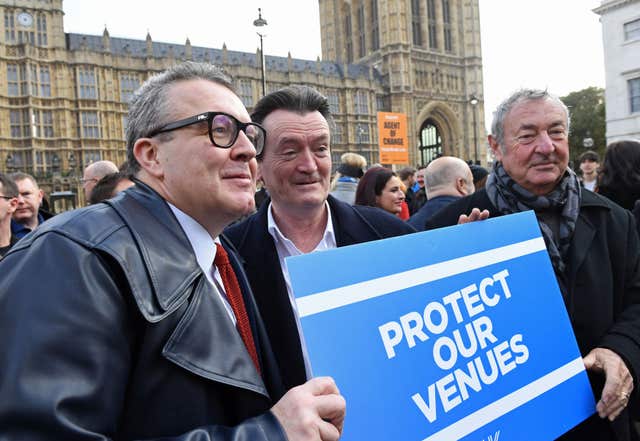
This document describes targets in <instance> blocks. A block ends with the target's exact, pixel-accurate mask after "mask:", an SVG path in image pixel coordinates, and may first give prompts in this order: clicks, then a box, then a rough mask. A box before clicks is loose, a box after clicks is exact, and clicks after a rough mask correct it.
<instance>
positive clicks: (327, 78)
mask: <svg viewBox="0 0 640 441" xmlns="http://www.w3.org/2000/svg"><path fill="white" fill-rule="evenodd" d="M319 5H320V17H321V18H320V20H321V29H322V56H323V59H324V60H325V61H320V60H300V59H293V58H291V56H289V57H274V56H266V57H265V58H266V88H267V92H270V91H273V90H277V89H278V88H281V87H283V86H286V85H290V84H307V85H311V86H313V87H315V88H317V89H319V90H320V91H321V92H322V93H324V94H325V95H326V96H327V97H328V99H329V102H330V104H331V110H332V112H333V114H334V116H335V122H336V127H335V131H334V132H333V134H332V154H333V160H334V163H335V162H337V161H339V158H340V155H341V154H342V153H344V152H346V151H356V152H359V153H361V154H363V155H364V156H365V157H366V158H367V160H368V161H369V163H370V164H371V163H375V162H378V161H379V159H378V139H377V125H376V114H377V112H379V111H390V112H403V113H406V114H407V122H408V136H409V145H410V148H409V160H410V163H411V164H413V165H418V164H426V163H427V162H428V161H430V160H431V159H433V158H434V157H435V156H436V155H439V154H445V155H455V156H459V157H461V158H463V159H466V160H478V159H480V160H482V158H484V157H486V149H485V147H484V145H485V143H484V142H483V141H482V140H483V139H484V135H485V133H484V128H483V127H484V126H483V123H482V122H483V121H484V111H483V91H482V57H481V50H480V22H479V11H478V0H319ZM0 14H2V17H3V20H2V21H1V22H0V23H2V24H1V26H3V27H2V29H0V35H2V36H4V38H3V39H2V40H1V41H0V171H3V172H10V171H15V170H23V171H26V172H29V173H32V174H34V175H35V176H36V178H37V179H38V181H39V182H40V183H41V186H42V187H43V188H44V189H45V190H46V191H48V192H59V191H67V192H69V191H70V192H72V193H75V196H74V197H75V198H76V200H75V201H73V202H74V205H75V204H82V202H83V201H82V200H78V198H82V192H81V191H79V189H80V187H79V178H80V176H81V174H82V169H83V168H84V166H86V165H87V164H89V163H90V162H92V161H96V160H100V159H108V160H111V161H113V162H115V163H116V164H120V163H122V162H123V161H124V160H125V157H126V154H125V141H124V128H125V126H126V123H127V117H126V115H127V100H128V99H129V98H130V97H131V96H132V93H133V92H134V90H135V89H136V88H137V87H138V86H139V85H140V84H141V83H142V82H143V81H144V80H145V79H146V78H148V77H149V76H150V75H152V74H154V73H156V72H159V71H162V70H163V69H165V68H166V67H168V66H170V65H172V64H175V63H178V62H180V61H183V60H196V61H205V62H211V63H214V64H217V65H220V66H222V67H223V68H224V69H225V70H226V71H227V72H228V73H229V74H231V75H232V76H233V78H234V80H235V83H236V87H237V90H238V93H239V95H240V97H241V99H242V101H243V102H244V104H245V105H246V106H247V107H248V108H249V109H250V108H251V107H252V106H253V105H254V103H255V102H256V101H257V100H258V99H259V98H260V96H261V94H262V80H261V78H262V76H261V57H260V52H259V51H257V52H256V53H243V52H236V51H232V50H228V49H227V48H226V47H222V48H221V49H214V48H203V47H196V46H192V45H191V43H190V42H189V40H187V41H186V42H185V44H184V45H180V44H168V43H158V42H154V41H152V39H151V36H150V35H147V38H146V41H140V40H130V39H123V38H111V37H110V36H109V33H108V31H107V29H105V30H104V32H103V34H102V35H101V36H95V35H81V34H72V33H68V34H65V33H64V30H63V15H64V14H63V4H62V0H10V1H8V0H0ZM478 149H479V152H478Z"/></svg>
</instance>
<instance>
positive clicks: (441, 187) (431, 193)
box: [424, 156, 475, 199]
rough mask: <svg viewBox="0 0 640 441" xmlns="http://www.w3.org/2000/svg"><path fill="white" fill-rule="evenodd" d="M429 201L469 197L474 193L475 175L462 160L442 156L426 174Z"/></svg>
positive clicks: (432, 164) (428, 168) (435, 160)
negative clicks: (450, 197) (452, 197)
mask: <svg viewBox="0 0 640 441" xmlns="http://www.w3.org/2000/svg"><path fill="white" fill-rule="evenodd" d="M424 181H425V187H426V189H427V199H433V198H435V197H437V196H458V197H462V196H467V195H470V194H471V193H473V192H474V190H475V187H474V186H473V174H472V173H471V169H470V168H469V165H468V164H467V163H466V162H464V161H463V160H462V159H460V158H455V157H453V156H442V157H440V158H438V159H434V160H433V161H431V162H430V163H429V165H428V166H427V170H426V172H425V179H424Z"/></svg>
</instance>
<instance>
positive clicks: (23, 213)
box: [11, 172, 53, 239]
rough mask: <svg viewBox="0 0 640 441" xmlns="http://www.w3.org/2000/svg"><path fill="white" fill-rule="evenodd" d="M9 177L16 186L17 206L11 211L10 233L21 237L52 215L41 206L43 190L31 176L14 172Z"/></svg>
mask: <svg viewBox="0 0 640 441" xmlns="http://www.w3.org/2000/svg"><path fill="white" fill-rule="evenodd" d="M11 179H13V181H14V182H15V183H16V186H17V187H18V206H17V207H16V210H15V211H14V212H13V219H12V220H11V233H12V234H13V235H14V236H15V237H17V238H18V239H22V238H23V237H24V236H26V235H27V234H29V233H30V232H32V231H33V230H35V229H36V228H38V226H40V225H41V224H42V223H44V221H46V220H48V219H51V218H52V217H53V215H52V214H51V213H49V212H48V211H46V210H45V209H44V208H43V207H42V205H43V198H44V192H43V191H42V189H40V187H39V186H38V182H37V181H36V179H35V178H34V177H33V176H31V175H30V174H27V173H22V172H16V173H12V174H11Z"/></svg>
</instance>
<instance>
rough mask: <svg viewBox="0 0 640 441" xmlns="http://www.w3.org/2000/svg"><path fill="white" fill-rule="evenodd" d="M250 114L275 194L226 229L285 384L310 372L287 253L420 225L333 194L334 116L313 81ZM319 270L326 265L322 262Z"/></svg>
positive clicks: (266, 98)
mask: <svg viewBox="0 0 640 441" xmlns="http://www.w3.org/2000/svg"><path fill="white" fill-rule="evenodd" d="M251 119H252V120H253V121H255V122H257V123H259V124H261V125H263V126H264V128H265V129H266V130H267V133H268V135H267V141H266V145H265V148H264V152H263V153H262V155H260V156H258V166H259V170H260V176H262V179H263V180H264V182H265V184H266V186H267V188H268V189H269V194H270V195H271V200H270V201H269V202H268V203H264V204H262V207H260V209H259V210H258V212H257V213H255V214H254V215H252V216H251V217H249V218H248V219H245V220H243V221H242V222H239V223H237V224H235V225H232V226H230V227H229V228H227V229H226V230H225V236H226V237H228V238H229V239H230V240H231V241H232V242H233V244H234V245H235V246H236V249H237V250H238V252H239V253H240V255H241V257H242V259H243V260H244V265H245V271H246V272H247V276H248V278H249V282H250V283H251V288H252V289H253V292H254V295H255V298H256V301H257V303H258V307H259V309H260V314H261V315H262V318H263V319H264V321H265V325H266V329H267V332H268V333H269V339H270V342H271V345H272V346H273V349H274V352H275V355H276V359H277V360H278V365H279V367H280V370H281V372H282V378H283V380H284V384H285V388H290V387H293V386H297V385H298V384H302V383H304V382H305V381H306V380H307V379H308V378H310V377H311V374H312V373H311V366H310V364H309V358H308V356H307V351H306V346H305V342H304V336H303V334H302V332H301V331H300V329H301V328H300V320H299V317H298V312H297V307H296V301H295V297H294V296H293V291H292V288H291V282H290V279H289V271H288V268H287V263H286V260H285V259H286V258H287V257H288V256H297V255H301V254H306V253H311V252H316V251H317V252H320V251H323V250H328V249H333V248H337V247H343V246H348V245H353V244H356V243H362V242H368V241H371V240H379V239H384V238H386V237H392V236H399V235H402V234H408V233H412V232H415V230H414V229H413V228H412V227H411V226H409V225H407V224H406V223H405V222H403V221H401V220H400V219H398V218H397V217H395V216H391V215H389V214H388V213H385V212H383V211H382V210H378V209H377V208H372V207H360V206H357V205H349V204H347V203H345V202H342V201H340V200H338V199H336V198H334V197H333V196H331V195H330V194H329V181H330V178H331V131H330V127H331V126H332V123H333V119H332V117H331V112H330V110H329V102H328V101H327V98H326V97H324V96H323V95H322V94H320V93H319V92H318V91H317V90H315V89H313V88H311V87H307V86H291V87H286V88H284V89H281V90H278V91H275V92H272V93H270V94H268V95H266V96H264V97H263V98H262V99H260V101H258V103H257V104H256V106H255V107H254V109H253V113H252V114H251ZM318 271H323V269H322V268H318Z"/></svg>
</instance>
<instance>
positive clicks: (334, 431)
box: [318, 420, 342, 441]
mask: <svg viewBox="0 0 640 441" xmlns="http://www.w3.org/2000/svg"><path fill="white" fill-rule="evenodd" d="M318 431H319V432H320V439H321V440H322V441H338V440H339V439H340V435H341V434H342V428H340V430H338V428H337V427H336V426H334V425H333V424H332V423H330V422H327V421H323V420H320V422H319V423H318Z"/></svg>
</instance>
